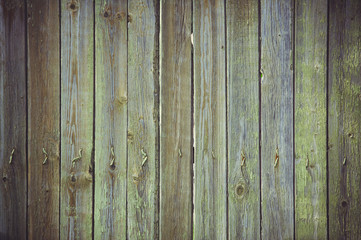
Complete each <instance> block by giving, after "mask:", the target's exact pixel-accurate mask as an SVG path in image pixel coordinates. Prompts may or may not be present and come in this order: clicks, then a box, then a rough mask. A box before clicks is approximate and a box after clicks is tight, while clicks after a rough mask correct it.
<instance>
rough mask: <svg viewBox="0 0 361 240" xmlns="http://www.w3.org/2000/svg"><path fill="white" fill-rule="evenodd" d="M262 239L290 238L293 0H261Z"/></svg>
mask: <svg viewBox="0 0 361 240" xmlns="http://www.w3.org/2000/svg"><path fill="white" fill-rule="evenodd" d="M261 18H262V22H261V69H260V71H261V98H262V99H261V102H262V104H261V146H262V149H261V161H262V162H261V168H262V169H261V198H262V202H261V204H262V239H291V238H293V236H294V216H293V214H294V207H293V206H294V197H293V194H294V189H293V167H294V156H293V155H294V154H293V61H292V58H293V57H292V51H293V46H292V45H293V39H292V35H293V33H292V32H293V31H292V29H293V2H292V1H279V0H272V1H268V0H262V1H261Z"/></svg>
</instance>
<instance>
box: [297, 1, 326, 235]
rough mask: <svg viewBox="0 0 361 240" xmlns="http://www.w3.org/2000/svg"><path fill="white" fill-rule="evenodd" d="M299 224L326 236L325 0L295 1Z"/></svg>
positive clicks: (305, 230)
mask: <svg viewBox="0 0 361 240" xmlns="http://www.w3.org/2000/svg"><path fill="white" fill-rule="evenodd" d="M295 7H296V10H295V41H296V43H295V153H296V156H295V157H296V159H295V204H296V205H295V221H296V222H295V224H296V225H295V230H296V238H297V239H326V238H327V206H326V201H327V180H326V177H327V176H326V52H327V1H326V0H323V1H310V0H306V1H300V0H296V3H295Z"/></svg>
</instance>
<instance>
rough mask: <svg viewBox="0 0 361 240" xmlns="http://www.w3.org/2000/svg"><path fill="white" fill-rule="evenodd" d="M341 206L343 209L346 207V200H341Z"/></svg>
mask: <svg viewBox="0 0 361 240" xmlns="http://www.w3.org/2000/svg"><path fill="white" fill-rule="evenodd" d="M341 206H342V207H344V208H345V207H347V201H346V200H343V201H342V202H341Z"/></svg>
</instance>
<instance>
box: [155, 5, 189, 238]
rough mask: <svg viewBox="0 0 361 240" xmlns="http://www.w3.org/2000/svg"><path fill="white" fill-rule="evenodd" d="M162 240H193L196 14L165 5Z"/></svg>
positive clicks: (162, 27)
mask: <svg viewBox="0 0 361 240" xmlns="http://www.w3.org/2000/svg"><path fill="white" fill-rule="evenodd" d="M160 11H161V13H160V91H161V92H160V105H161V108H160V238H161V239H173V238H176V239H191V238H192V126H191V124H192V123H191V122H192V121H191V120H192V112H191V109H192V100H191V99H192V96H191V90H192V81H191V79H192V76H191V65H192V62H191V21H192V19H191V13H192V2H191V1H188V0H180V1H178V0H171V1H165V0H162V1H161V5H160Z"/></svg>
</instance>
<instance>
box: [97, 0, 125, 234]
mask: <svg viewBox="0 0 361 240" xmlns="http://www.w3.org/2000/svg"><path fill="white" fill-rule="evenodd" d="M95 44H96V45H95V59H96V63H95V73H96V76H95V93H96V94H95V96H96V104H95V109H96V111H95V113H96V115H95V136H96V138H95V159H96V161H95V197H94V199H95V202H94V204H95V205H94V223H95V226H94V239H114V238H121V239H125V238H126V206H127V205H126V197H127V195H126V194H127V192H126V188H127V1H125V0H122V1H115V0H114V1H104V0H97V1H96V3H95Z"/></svg>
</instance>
